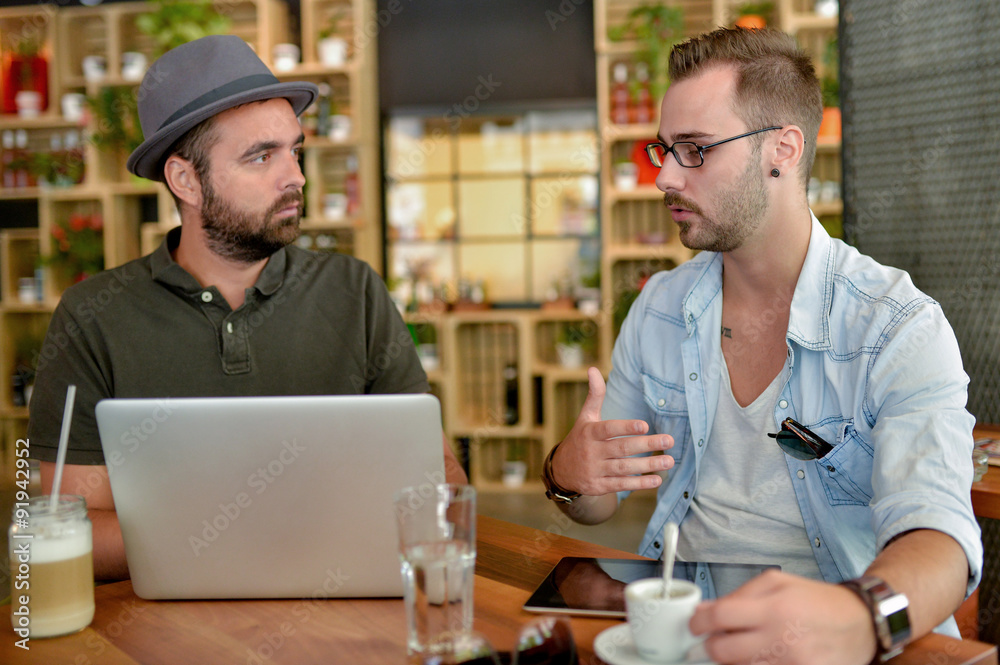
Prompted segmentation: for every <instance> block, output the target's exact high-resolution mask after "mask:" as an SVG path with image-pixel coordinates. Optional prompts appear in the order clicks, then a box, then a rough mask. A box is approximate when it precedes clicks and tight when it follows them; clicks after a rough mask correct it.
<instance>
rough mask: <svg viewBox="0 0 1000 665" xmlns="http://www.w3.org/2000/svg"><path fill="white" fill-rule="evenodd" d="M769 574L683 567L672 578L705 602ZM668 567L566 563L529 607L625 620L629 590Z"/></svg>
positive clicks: (740, 567) (754, 568) (586, 560)
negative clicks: (634, 583) (688, 586)
mask: <svg viewBox="0 0 1000 665" xmlns="http://www.w3.org/2000/svg"><path fill="white" fill-rule="evenodd" d="M767 568H778V566H768V565H761V564H742V563H694V562H684V561H678V562H677V563H676V564H674V573H673V577H674V578H676V579H681V580H688V581H691V582H694V583H695V584H697V585H698V586H699V587H701V589H702V595H703V597H704V598H705V599H710V598H714V597H717V596H724V595H726V594H727V593H729V592H730V591H732V590H734V589H736V588H737V587H739V586H740V585H741V584H743V583H744V582H746V581H747V580H749V579H750V578H752V577H756V576H757V575H759V574H760V573H762V572H763V571H764V570H766V569H767ZM662 575H663V562H662V561H654V560H653V559H594V558H590V557H563V558H562V559H561V560H560V561H559V563H557V564H556V567H555V568H553V569H552V571H551V572H550V573H549V574H548V576H547V577H546V578H545V579H544V580H543V581H542V583H541V584H540V585H539V586H538V588H537V589H535V592H534V593H533V594H532V595H531V598H529V599H528V602H526V603H525V604H524V609H525V610H527V611H529V612H558V613H562V614H582V615H589V616H605V617H624V616H625V585H626V584H628V583H629V582H632V581H634V580H640V579H642V578H644V577H661V576H662Z"/></svg>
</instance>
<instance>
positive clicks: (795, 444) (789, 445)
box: [767, 418, 833, 460]
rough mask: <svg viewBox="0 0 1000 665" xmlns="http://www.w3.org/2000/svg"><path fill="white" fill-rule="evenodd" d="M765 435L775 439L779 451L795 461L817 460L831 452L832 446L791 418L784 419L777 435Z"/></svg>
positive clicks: (770, 433) (771, 433) (769, 433)
mask: <svg viewBox="0 0 1000 665" xmlns="http://www.w3.org/2000/svg"><path fill="white" fill-rule="evenodd" d="M767 435H768V436H769V437H771V438H772V439H777V440H778V445H779V446H781V449H782V450H784V451H785V452H786V453H788V454H789V455H791V456H792V457H794V458H795V459H801V460H811V459H819V458H820V457H825V456H826V455H828V454H830V451H832V450H833V446H831V445H830V444H829V443H827V442H826V441H824V440H823V439H822V438H821V437H820V436H818V435H816V434H814V433H813V432H811V431H809V429H808V428H807V427H804V426H802V425H800V424H799V423H797V422H795V421H794V420H792V419H791V418H785V420H784V422H782V423H781V431H780V432H778V433H777V434H775V433H773V432H768V434H767Z"/></svg>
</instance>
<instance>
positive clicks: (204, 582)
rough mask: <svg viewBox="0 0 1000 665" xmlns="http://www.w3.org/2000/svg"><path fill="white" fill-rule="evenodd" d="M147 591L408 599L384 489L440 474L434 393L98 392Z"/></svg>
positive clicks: (138, 583)
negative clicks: (164, 395) (113, 395)
mask: <svg viewBox="0 0 1000 665" xmlns="http://www.w3.org/2000/svg"><path fill="white" fill-rule="evenodd" d="M97 424H98V428H99V430H100V435H101V444H102V446H103V448H104V458H105V461H106V463H107V467H108V472H109V475H110V477H111V491H112V494H113V495H114V500H115V507H116V510H117V512H118V520H119V522H120V523H121V528H122V535H123V536H124V539H125V552H126V555H127V557H128V567H129V572H130V574H131V576H132V585H133V588H134V589H135V593H136V594H137V595H138V596H139V597H141V598H150V599H153V598H337V597H348V598H352V597H391V596H401V595H402V589H403V587H402V581H401V578H400V574H399V554H398V552H399V547H398V539H397V533H396V522H395V516H394V513H393V507H392V496H393V494H394V493H395V492H396V491H397V490H399V489H400V488H401V487H404V486H407V485H418V486H419V485H424V484H427V485H430V484H434V483H438V482H444V455H443V452H442V451H443V449H442V432H441V407H440V404H439V402H438V401H437V398H435V397H433V396H431V395H364V396H338V397H333V396H322V397H209V398H170V399H106V400H102V401H100V402H99V403H98V404H97Z"/></svg>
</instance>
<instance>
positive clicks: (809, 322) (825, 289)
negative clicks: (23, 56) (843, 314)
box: [788, 213, 835, 350]
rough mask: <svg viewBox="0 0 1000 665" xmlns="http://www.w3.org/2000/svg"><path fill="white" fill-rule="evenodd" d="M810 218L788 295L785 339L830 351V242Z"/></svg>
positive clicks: (832, 264) (813, 217)
mask: <svg viewBox="0 0 1000 665" xmlns="http://www.w3.org/2000/svg"><path fill="white" fill-rule="evenodd" d="M809 216H810V217H811V218H812V232H811V233H810V235H809V249H808V250H807V251H806V260H805V263H803V265H802V271H801V272H800V273H799V280H798V282H797V283H796V284H795V293H794V294H793V295H792V307H791V312H789V315H788V339H789V340H791V341H793V342H795V343H796V344H799V345H801V346H803V347H806V348H808V349H813V350H820V349H829V348H830V308H831V306H832V304H833V269H834V263H835V261H834V259H835V256H834V251H833V240H832V239H831V238H830V234H829V233H827V232H826V229H825V228H823V225H822V224H820V223H819V220H818V219H816V216H815V215H813V214H812V213H810V215H809Z"/></svg>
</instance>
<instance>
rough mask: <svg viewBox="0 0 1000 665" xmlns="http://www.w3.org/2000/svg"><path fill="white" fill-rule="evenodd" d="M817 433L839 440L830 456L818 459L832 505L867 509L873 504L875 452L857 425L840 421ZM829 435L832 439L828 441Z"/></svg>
mask: <svg viewBox="0 0 1000 665" xmlns="http://www.w3.org/2000/svg"><path fill="white" fill-rule="evenodd" d="M824 430H826V431H824ZM813 431H815V432H816V433H817V434H819V435H820V436H822V437H823V438H824V439H826V440H827V441H831V440H834V441H836V444H835V445H834V447H833V450H832V451H831V452H830V453H829V454H828V455H826V456H825V457H823V458H821V459H818V460H816V464H817V465H818V470H819V477H820V480H821V481H822V482H823V489H824V491H825V492H826V497H827V500H828V501H829V502H830V505H831V506H837V505H854V506H867V505H868V504H869V503H871V500H872V495H873V490H872V463H873V460H874V451H873V450H872V447H871V446H870V445H869V444H868V443H867V442H866V441H864V439H862V438H861V436H860V435H858V433H857V431H856V430H855V429H854V423H853V422H852V421H850V420H847V421H840V422H839V423H833V424H832V425H827V426H826V427H822V428H819V427H818V428H816V429H814V430H813ZM827 434H831V437H830V438H827ZM834 434H835V436H833V435H834Z"/></svg>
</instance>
